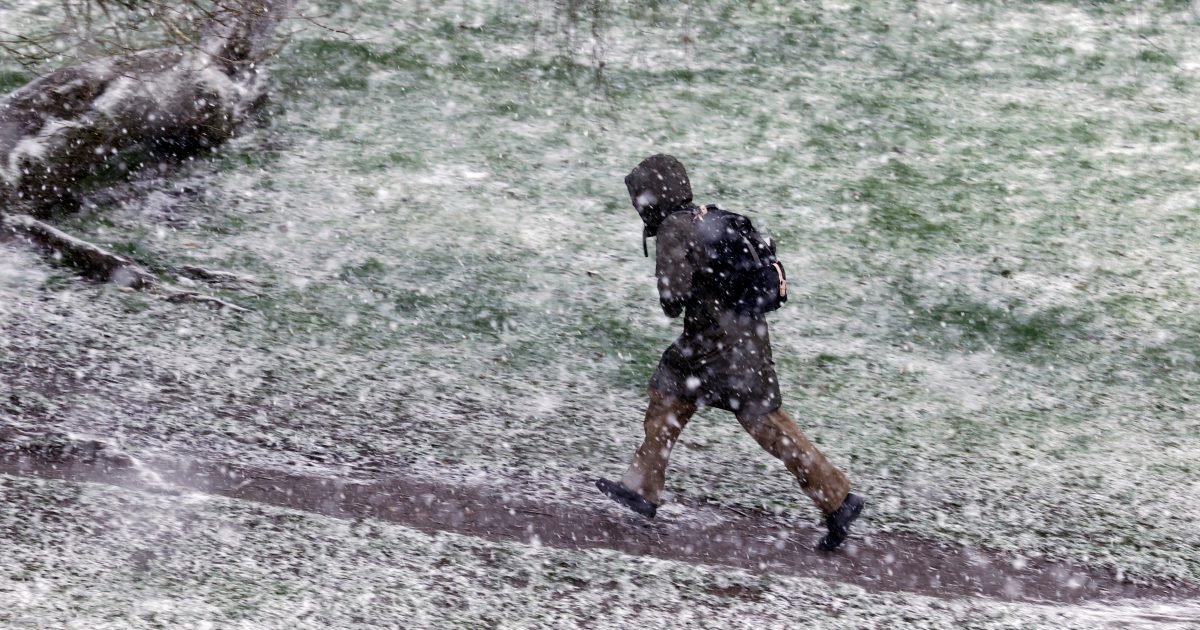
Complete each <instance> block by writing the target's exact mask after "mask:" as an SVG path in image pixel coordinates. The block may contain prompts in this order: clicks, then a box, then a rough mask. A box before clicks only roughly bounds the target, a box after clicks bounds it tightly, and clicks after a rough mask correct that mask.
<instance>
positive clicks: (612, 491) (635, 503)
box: [596, 479, 658, 518]
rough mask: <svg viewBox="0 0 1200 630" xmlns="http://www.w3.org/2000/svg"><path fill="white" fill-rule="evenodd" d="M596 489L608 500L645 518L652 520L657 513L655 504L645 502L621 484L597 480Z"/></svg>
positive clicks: (643, 498) (640, 496)
mask: <svg viewBox="0 0 1200 630" xmlns="http://www.w3.org/2000/svg"><path fill="white" fill-rule="evenodd" d="M596 487H597V488H600V492H603V493H604V494H605V495H607V496H608V498H610V499H612V500H613V501H616V502H617V503H620V504H621V505H624V506H625V507H627V508H629V509H631V510H633V511H634V512H637V513H638V514H641V515H642V516H645V517H646V518H654V513H655V512H657V511H658V504H657V503H651V502H650V501H647V500H646V498H645V497H643V496H642V495H640V494H638V493H636V492H634V491H633V490H630V489H629V488H626V487H625V485H624V484H622V483H619V482H616V481H609V480H608V479H597V480H596Z"/></svg>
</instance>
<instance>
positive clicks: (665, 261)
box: [655, 217, 695, 317]
mask: <svg viewBox="0 0 1200 630" xmlns="http://www.w3.org/2000/svg"><path fill="white" fill-rule="evenodd" d="M679 219H682V221H683V222H680V220H679ZM687 220H688V219H687V218H683V217H679V218H676V217H672V218H669V219H668V220H667V221H666V222H664V223H663V225H662V226H661V227H660V228H659V230H658V243H657V245H656V247H655V250H656V251H655V275H656V276H657V277H658V300H659V302H660V303H661V304H662V309H663V313H666V315H667V317H679V315H680V313H682V312H683V307H684V306H686V305H687V303H688V301H689V300H690V299H691V297H692V275H693V274H694V272H695V267H693V266H692V262H691V259H690V257H689V256H688V253H689V250H690V249H691V243H689V242H688V239H689V238H690V237H691V234H690V232H691V230H687V229H685V228H686V225H687V224H686V221H687Z"/></svg>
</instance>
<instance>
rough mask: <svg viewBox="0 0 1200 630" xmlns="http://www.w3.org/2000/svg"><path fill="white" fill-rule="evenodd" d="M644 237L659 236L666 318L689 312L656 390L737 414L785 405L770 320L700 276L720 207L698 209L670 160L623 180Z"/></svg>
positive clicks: (661, 158) (647, 163)
mask: <svg viewBox="0 0 1200 630" xmlns="http://www.w3.org/2000/svg"><path fill="white" fill-rule="evenodd" d="M625 186H626V187H627V188H628V190H629V197H630V199H631V200H632V201H633V205H634V208H636V209H637V211H638V214H639V215H640V216H641V217H642V221H643V224H644V226H645V228H644V230H643V242H644V239H645V238H646V237H651V236H656V237H657V240H658V244H657V247H656V253H655V275H656V276H657V277H658V294H659V301H660V303H661V305H662V309H663V312H664V313H666V314H667V316H668V317H678V316H679V315H680V314H681V313H682V314H683V316H684V318H683V334H682V335H680V336H679V338H678V339H676V340H675V342H674V343H672V344H671V346H670V347H669V348H667V350H666V352H664V353H663V356H662V359H661V360H660V361H659V364H658V369H657V370H655V372H654V376H653V377H651V379H650V386H651V387H653V388H654V389H657V390H658V391H660V392H662V393H664V394H667V395H671V396H676V397H679V398H683V399H685V400H689V401H693V402H696V403H697V404H701V405H707V406H711V407H717V408H719V409H725V410H728V411H732V412H734V413H736V414H739V415H749V416H757V415H763V414H766V413H768V412H771V411H774V410H775V409H777V408H778V407H779V405H780V403H781V398H780V393H779V380H778V379H777V378H776V376H775V363H774V361H773V360H772V357H771V341H770V336H769V333H768V331H767V320H766V318H765V317H764V316H762V315H747V314H741V313H737V312H736V311H734V310H733V309H731V308H728V307H727V306H725V305H724V304H722V303H721V302H720V301H719V300H718V299H717V296H716V295H715V292H713V291H711V290H707V289H706V285H705V284H704V282H702V281H700V280H701V279H700V278H699V277H698V275H697V271H698V270H699V269H700V261H699V260H698V252H699V251H700V248H699V247H698V245H700V244H703V243H704V242H705V239H707V238H711V237H710V236H709V235H708V234H707V232H708V230H706V228H708V227H711V225H712V223H711V222H710V223H706V221H705V218H706V217H707V216H708V214H709V213H710V208H712V210H711V211H713V212H719V211H718V210H716V209H715V208H713V207H711V206H709V207H699V206H696V205H695V204H693V203H692V188H691V184H690V182H689V181H688V177H687V172H686V171H685V170H684V168H683V165H682V164H680V163H679V161H678V160H676V159H675V158H673V157H671V156H669V155H662V154H659V155H654V156H651V157H649V158H647V159H645V160H643V161H642V163H641V164H638V165H637V167H636V168H634V169H633V171H632V172H630V173H629V175H627V176H626V177H625Z"/></svg>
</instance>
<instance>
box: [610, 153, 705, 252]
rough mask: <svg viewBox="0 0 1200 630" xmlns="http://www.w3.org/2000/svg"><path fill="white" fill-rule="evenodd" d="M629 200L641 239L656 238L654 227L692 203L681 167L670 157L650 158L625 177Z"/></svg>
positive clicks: (686, 177) (688, 185)
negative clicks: (641, 226)
mask: <svg viewBox="0 0 1200 630" xmlns="http://www.w3.org/2000/svg"><path fill="white" fill-rule="evenodd" d="M625 188H627V189H629V200H630V201H632V202H633V207H634V208H635V209H636V210H637V213H638V215H639V216H641V217H642V223H643V224H644V225H645V229H644V230H643V232H642V234H643V236H645V237H650V236H654V235H655V234H658V226H659V225H661V224H662V222H663V220H665V219H666V218H667V216H668V215H670V214H671V213H672V212H675V211H677V210H683V209H685V208H687V207H688V206H689V205H690V204H691V203H692V184H691V182H689V181H688V176H687V171H686V170H684V168H683V164H681V163H680V162H679V160H677V159H675V158H674V157H672V156H670V155H666V154H663V153H659V154H657V155H652V156H650V157H648V158H646V159H644V160H642V162H641V163H640V164H638V165H637V166H635V167H634V169H633V170H632V171H630V172H629V174H628V175H626V176H625Z"/></svg>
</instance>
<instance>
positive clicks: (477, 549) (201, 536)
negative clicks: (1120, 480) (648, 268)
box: [0, 476, 1197, 629]
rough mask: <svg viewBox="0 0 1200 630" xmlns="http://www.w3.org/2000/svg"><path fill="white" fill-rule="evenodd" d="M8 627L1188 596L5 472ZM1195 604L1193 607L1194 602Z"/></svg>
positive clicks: (680, 618)
mask: <svg viewBox="0 0 1200 630" xmlns="http://www.w3.org/2000/svg"><path fill="white" fill-rule="evenodd" d="M0 497H3V499H4V501H3V503H0V531H3V532H4V533H5V538H6V539H7V540H9V541H14V542H17V543H19V544H16V545H13V546H12V547H11V552H8V553H5V554H4V555H3V556H0V571H3V572H4V574H5V576H6V578H7V579H5V580H3V581H0V624H3V625H4V626H5V627H70V628H89V629H98V628H123V627H129V626H136V627H192V628H217V627H241V628H258V627H280V628H281V627H299V628H369V627H394V626H401V627H447V626H470V627H480V626H486V627H504V628H519V627H531V626H540V627H563V626H578V625H586V626H588V627H601V628H627V627H630V626H631V625H638V626H649V627H713V628H721V627H731V626H738V627H745V626H749V625H752V624H753V625H755V626H759V627H769V628H783V627H795V625H796V624H797V623H803V625H804V626H805V627H812V628H827V627H828V628H846V627H879V628H894V627H903V626H919V627H959V628H961V627H972V628H1015V627H1033V626H1047V627H1048V626H1051V625H1053V626H1054V627H1060V628H1091V627H1097V625H1100V626H1103V625H1112V626H1113V627H1117V626H1119V627H1138V626H1145V627H1167V628H1170V627H1179V628H1183V627H1185V625H1184V623H1183V622H1184V621H1186V620H1187V619H1191V620H1193V622H1194V620H1195V619H1196V618H1197V617H1196V616H1195V615H1196V612H1197V611H1195V610H1191V611H1190V613H1189V611H1187V610H1186V609H1185V608H1184V607H1181V606H1163V605H1158V606H1155V605H1146V604H1144V603H1130V604H1125V605H1113V606H1098V605H1089V606H1082V607H1070V608H1067V607H1056V606H1049V605H1035V604H1023V605H1019V604H1001V603H997V602H991V601H988V600H944V599H939V598H933V597H923V596H914V595H911V594H907V593H869V592H866V591H863V590H862V589H860V588H857V587H848V586H838V585H830V584H824V583H821V582H818V581H816V580H806V579H801V578H789V577H780V576H773V575H756V574H751V573H747V572H745V571H740V570H732V569H729V568H726V567H720V568H715V567H709V566H705V565H694V564H687V563H679V562H669V561H662V560H654V559H650V558H645V557H639V556H628V555H623V554H618V553H614V552H609V551H576V552H566V551H561V550H556V549H552V548H547V547H541V546H538V545H516V544H503V543H492V542H487V541H482V540H480V539H477V538H470V537H465V536H458V535H454V534H447V533H442V532H439V533H425V532H421V531H418V530H414V529H408V528H405V527H400V526H395V525H392V524H389V523H382V522H377V521H342V520H336V519H330V518H327V517H321V516H316V515H313V514H311V513H306V512H295V511H290V510H282V509H278V508H271V507H267V506H261V505H257V504H253V503H242V502H236V501H231V500H228V499H223V498H218V497H213V496H211V495H205V494H182V495H178V496H175V495H170V494H145V493H140V492H131V491H127V490H116V489H113V488H111V487H108V486H101V485H92V484H68V483H65V482H59V481H45V480H30V479H25V478H20V477H5V476H0ZM1189 614H1190V615H1191V616H1190V617H1188V616H1186V615H1189Z"/></svg>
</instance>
